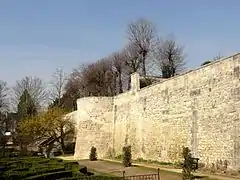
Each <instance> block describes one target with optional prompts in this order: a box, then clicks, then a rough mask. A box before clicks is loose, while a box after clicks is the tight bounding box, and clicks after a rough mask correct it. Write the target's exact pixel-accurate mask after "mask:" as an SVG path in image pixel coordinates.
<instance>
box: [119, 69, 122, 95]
mask: <svg viewBox="0 0 240 180" xmlns="http://www.w3.org/2000/svg"><path fill="white" fill-rule="evenodd" d="M118 77H119V81H118V85H119V93H122V92H123V87H122V73H121V72H119V76H118Z"/></svg>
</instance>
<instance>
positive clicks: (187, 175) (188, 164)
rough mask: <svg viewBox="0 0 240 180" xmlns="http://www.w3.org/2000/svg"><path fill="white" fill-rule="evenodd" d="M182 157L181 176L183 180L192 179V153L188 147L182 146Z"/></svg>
mask: <svg viewBox="0 0 240 180" xmlns="http://www.w3.org/2000/svg"><path fill="white" fill-rule="evenodd" d="M182 154H183V158H184V162H183V167H182V169H183V171H182V178H183V180H192V179H193V175H192V171H193V167H194V166H193V165H194V161H193V158H192V155H191V153H190V150H189V148H188V147H183V153H182Z"/></svg>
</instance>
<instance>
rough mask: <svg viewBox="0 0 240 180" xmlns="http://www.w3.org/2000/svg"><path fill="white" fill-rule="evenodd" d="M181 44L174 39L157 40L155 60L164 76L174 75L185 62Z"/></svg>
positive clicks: (181, 68) (182, 67)
mask: <svg viewBox="0 0 240 180" xmlns="http://www.w3.org/2000/svg"><path fill="white" fill-rule="evenodd" d="M183 49H184V48H183V46H180V45H178V44H177V43H176V41H175V40H174V39H166V40H163V39H162V40H159V42H158V46H157V48H156V60H157V63H158V65H159V67H160V69H161V71H162V76H163V77H164V78H169V77H172V76H175V75H176V74H177V73H179V72H181V71H182V70H183V69H184V66H185V64H186V62H185V55H184V54H183Z"/></svg>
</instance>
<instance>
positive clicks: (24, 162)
mask: <svg viewBox="0 0 240 180" xmlns="http://www.w3.org/2000/svg"><path fill="white" fill-rule="evenodd" d="M0 166H3V167H4V175H3V177H4V178H5V179H25V178H27V177H29V178H30V177H31V176H35V178H36V177H37V178H40V177H42V176H43V177H45V178H48V179H49V177H52V176H53V174H55V173H56V174H59V172H65V171H70V172H71V173H73V174H81V173H80V172H79V170H80V166H79V165H78V163H77V162H71V161H59V160H58V159H45V158H39V157H24V158H3V159H1V160H0ZM60 174H61V173H60ZM63 174H64V173H63ZM61 177H64V176H61ZM69 177H72V176H69ZM35 178H33V179H35ZM50 179H51V178H50Z"/></svg>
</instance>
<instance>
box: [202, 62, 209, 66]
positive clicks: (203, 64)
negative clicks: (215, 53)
mask: <svg viewBox="0 0 240 180" xmlns="http://www.w3.org/2000/svg"><path fill="white" fill-rule="evenodd" d="M211 62H212V61H205V62H204V63H202V64H201V66H205V65H206V64H209V63H211Z"/></svg>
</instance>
